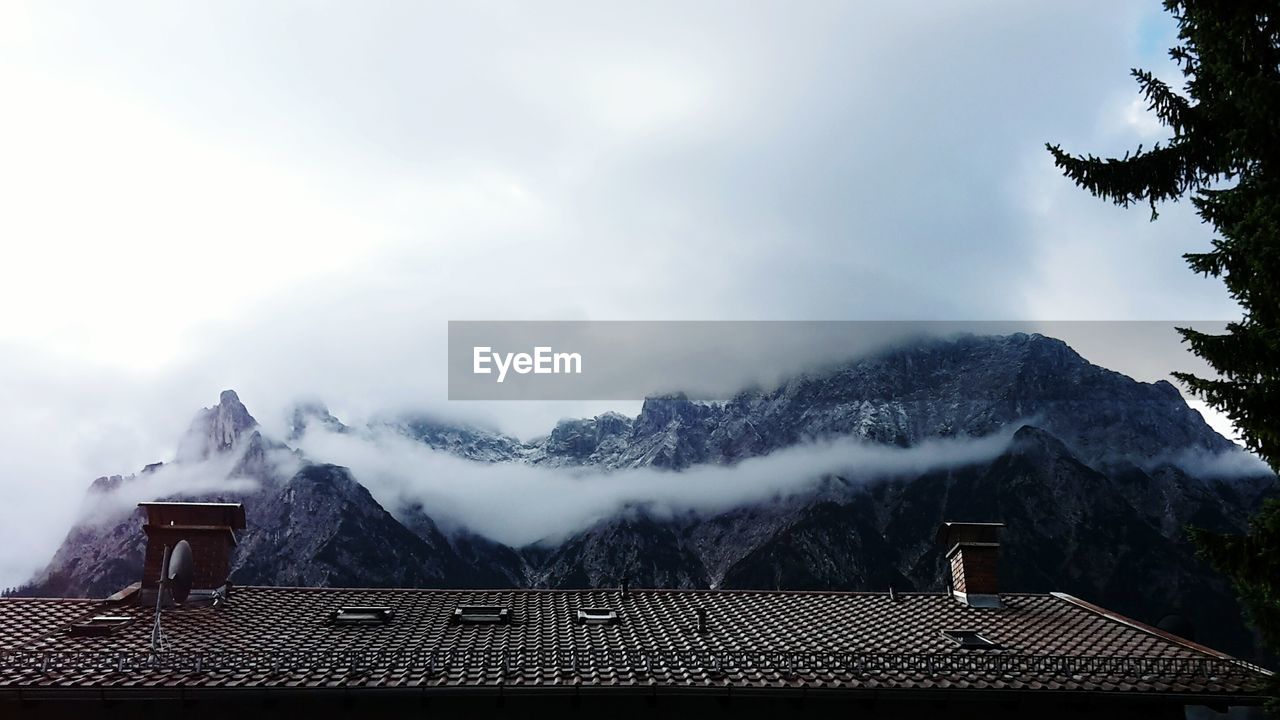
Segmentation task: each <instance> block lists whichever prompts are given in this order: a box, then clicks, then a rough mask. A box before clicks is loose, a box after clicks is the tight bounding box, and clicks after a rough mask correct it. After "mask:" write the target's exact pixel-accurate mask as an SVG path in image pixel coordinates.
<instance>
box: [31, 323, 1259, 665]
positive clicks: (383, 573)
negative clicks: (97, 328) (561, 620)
mask: <svg viewBox="0 0 1280 720" xmlns="http://www.w3.org/2000/svg"><path fill="white" fill-rule="evenodd" d="M289 417H290V423H289V428H288V433H287V436H286V437H285V438H281V439H275V438H270V437H267V436H265V435H264V434H263V433H262V431H261V429H260V427H259V425H258V423H257V422H256V420H254V418H253V416H252V415H251V414H250V413H249V410H248V408H246V407H245V406H244V404H243V403H241V401H240V399H239V397H238V396H237V395H236V394H235V393H234V392H231V391H227V392H224V393H223V394H222V396H221V397H220V398H219V402H218V404H217V405H215V406H213V407H211V408H207V409H205V410H202V411H200V413H198V415H197V417H196V419H195V420H194V421H193V423H192V425H191V427H190V428H189V429H188V431H187V432H186V433H185V434H184V435H183V439H182V443H181V445H180V449H179V452H178V454H177V458H176V459H175V461H174V462H172V463H167V464H156V465H151V466H148V467H147V468H146V469H145V470H143V471H141V472H139V473H137V474H136V475H132V476H127V477H121V476H113V477H107V478H99V479H98V480H96V481H94V483H93V484H92V486H91V487H90V490H89V493H88V494H87V497H86V500H85V509H84V511H83V515H82V520H81V521H80V522H79V523H77V524H76V526H75V527H73V528H72V529H71V530H70V532H69V534H68V535H67V538H66V540H65V541H64V543H63V544H62V546H61V547H60V548H59V549H58V551H57V553H56V554H55V555H54V557H53V559H52V560H51V562H50V563H49V565H48V567H47V568H46V569H45V570H44V571H43V572H42V573H40V574H39V575H38V576H37V577H36V578H34V579H33V582H32V584H31V585H30V586H28V587H24V588H22V589H21V591H20V592H22V593H23V594H50V595H64V594H66V595H90V596H101V595H106V594H109V593H111V592H114V591H116V590H118V589H120V588H122V587H124V586H126V585H128V584H129V583H131V582H133V581H135V580H136V579H138V578H137V577H136V576H137V575H138V573H139V569H140V568H141V563H142V549H143V547H144V543H143V536H142V530H141V527H142V522H141V519H140V515H139V513H138V512H137V511H136V509H135V508H134V505H135V504H136V502H138V501H141V500H152V499H159V498H174V499H176V498H182V499H211V500H212V499H216V500H225V501H238V502H243V503H244V504H245V507H246V511H247V514H248V529H247V530H246V531H245V532H244V533H242V536H241V538H240V544H239V546H238V549H237V554H236V558H235V561H234V567H233V573H232V578H233V580H234V581H235V582H237V583H240V584H282V585H347V586H415V587H417V586H421V587H448V586H454V587H461V586H478V587H512V586H522V587H523V586H529V587H596V586H608V585H614V584H617V583H619V582H621V581H622V579H624V578H626V579H627V580H628V581H629V582H630V583H631V584H632V585H633V586H652V587H658V586H661V587H681V588H691V587H722V588H788V589H847V590H884V589H886V588H888V587H889V586H893V587H895V588H897V589H899V590H909V589H916V590H938V589H941V586H942V576H943V574H942V569H941V568H942V565H941V563H942V559H941V557H940V549H939V548H937V547H935V546H934V545H933V531H934V529H935V528H936V526H937V525H938V523H940V522H941V521H942V520H944V519H949V520H957V519H963V520H970V521H1002V522H1004V523H1006V524H1007V526H1008V528H1007V530H1006V536H1005V541H1004V545H1003V548H1002V549H1003V558H1002V564H1003V566H1002V582H1003V586H1004V588H1005V589H1008V590H1019V591H1048V590H1061V591H1065V592H1069V593H1072V594H1076V595H1079V596H1082V597H1084V598H1087V599H1089V600H1092V601H1096V602H1099V603H1101V604H1103V605H1106V606H1107V607H1110V608H1113V609H1115V610H1117V611H1119V612H1123V613H1126V614H1130V615H1132V616H1134V617H1137V618H1139V619H1141V620H1144V621H1148V622H1152V623H1154V622H1156V621H1158V620H1159V619H1160V618H1161V617H1162V616H1164V615H1165V614H1168V613H1173V612H1176V613H1179V614H1182V615H1184V616H1186V617H1188V618H1190V619H1191V621H1192V622H1193V623H1194V624H1195V625H1196V627H1197V628H1198V630H1199V639H1200V640H1202V641H1206V642H1208V643H1209V644H1211V645H1214V646H1215V647H1222V648H1224V649H1227V650H1230V651H1234V652H1236V653H1239V654H1241V655H1243V656H1256V652H1257V651H1256V647H1257V646H1256V643H1255V640H1254V638H1253V637H1252V635H1251V634H1250V633H1249V631H1248V630H1247V629H1246V628H1245V627H1244V624H1243V621H1242V620H1241V618H1240V613H1239V608H1238V606H1237V604H1236V602H1235V600H1234V598H1233V595H1232V593H1231V590H1230V588H1229V587H1228V586H1227V585H1226V583H1224V582H1223V581H1222V580H1221V579H1220V578H1218V577H1216V576H1215V575H1214V574H1213V573H1212V571H1211V570H1210V569H1209V568H1208V567H1207V566H1205V565H1204V564H1203V563H1201V562H1200V561H1199V560H1197V559H1196V558H1195V556H1194V551H1193V548H1192V547H1191V546H1190V545H1189V543H1188V542H1187V541H1186V538H1185V534H1184V528H1185V527H1186V526H1187V525H1188V524H1195V525H1199V526H1203V527H1208V528H1211V529H1215V530H1223V531H1239V530H1242V529H1243V527H1244V522H1245V517H1246V516H1247V515H1248V514H1249V513H1250V512H1251V511H1252V510H1253V509H1254V508H1256V507H1257V506H1258V504H1259V503H1260V502H1261V501H1262V499H1263V498H1265V497H1268V496H1271V495H1274V494H1276V493H1277V483H1276V479H1275V477H1274V476H1273V475H1271V474H1270V473H1269V472H1267V471H1266V470H1265V467H1264V466H1262V465H1261V464H1260V463H1258V462H1256V460H1254V459H1252V458H1251V456H1248V455H1247V454H1245V453H1244V452H1243V451H1242V450H1241V449H1240V448H1238V447H1236V446H1235V445H1234V444H1232V443H1231V442H1230V441H1228V440H1226V439H1225V438H1223V437H1222V436H1220V435H1218V434H1217V433H1216V432H1214V431H1213V430H1212V429H1211V428H1210V427H1209V426H1208V425H1207V424H1206V423H1205V422H1204V420H1203V418H1202V417H1201V416H1200V415H1199V413H1197V412H1196V411H1194V410H1193V409H1191V408H1190V407H1188V406H1187V404H1186V403H1185V401H1184V400H1183V398H1182V396H1181V395H1180V393H1179V392H1178V390H1177V389H1176V388H1175V387H1174V386H1172V385H1171V384H1169V383H1167V382H1163V381H1162V382H1156V383H1141V382H1137V381H1135V380H1133V379H1131V378H1128V377H1126V376H1124V375H1121V374H1119V373H1115V372H1112V371H1110V370H1107V369H1105V368H1101V367H1098V366H1096V365H1093V364H1091V363H1089V362H1087V361H1086V360H1084V359H1083V358H1082V357H1080V356H1079V355H1078V354H1077V353H1076V352H1075V351H1074V350H1072V349H1071V348H1070V347H1068V346H1067V345H1066V344H1065V343H1062V342H1061V341H1058V340H1055V339H1052V338H1047V337H1042V336H1039V335H1023V334H1017V335H1009V336H983V337H972V336H970V337H959V338H953V339H947V340H931V341H924V342H918V343H912V344H910V345H905V346H902V347H899V348H896V349H893V350H891V351H887V352H881V353H877V354H875V355H871V356H867V357H863V358H857V359H854V360H850V361H848V362H846V363H843V364H841V365H839V366H836V367H831V368H826V369H823V370H820V371H814V372H810V373H806V374H804V375H800V376H797V377H794V378H791V379H789V380H787V381H785V382H783V383H781V384H780V385H778V386H777V387H775V388H771V389H753V390H746V391H743V392H741V393H739V394H738V395H736V396H734V397H732V398H730V399H728V400H726V401H722V402H702V401H697V400H694V399H690V398H689V397H686V396H684V395H681V394H675V395H664V396H655V397H650V398H648V399H646V401H645V402H644V405H643V407H642V409H641V411H640V413H639V414H638V415H637V416H636V417H626V416H623V415H620V414H617V413H605V414H602V415H599V416H596V417H594V418H587V419H577V420H565V421H562V422H560V423H559V424H557V425H556V426H555V427H554V428H551V429H550V431H549V432H548V433H547V435H546V436H545V437H542V438H538V439H536V440H532V441H528V442H525V441H520V440H518V439H515V438H512V437H508V436H505V435H502V434H500V433H497V432H494V431H491V430H487V429H483V428H478V427H474V426H470V425H466V424H457V423H450V422H448V421H446V420H444V419H441V418H434V417H428V416H421V415H412V414H409V415H401V416H395V417H384V418H380V419H378V420H375V421H373V422H371V423H369V424H367V425H365V426H360V427H351V426H347V425H345V424H344V423H343V422H342V421H341V420H340V419H339V418H336V417H334V416H333V415H332V414H330V413H329V412H328V410H327V409H326V408H324V406H323V404H321V403H318V402H308V403H306V404H302V405H299V406H298V407H296V408H294V410H293V411H292V412H291V413H290V415H289Z"/></svg>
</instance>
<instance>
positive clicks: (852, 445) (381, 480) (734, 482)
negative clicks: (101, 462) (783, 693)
mask: <svg viewBox="0 0 1280 720" xmlns="http://www.w3.org/2000/svg"><path fill="white" fill-rule="evenodd" d="M1016 427H1018V425H1017V424H1016V423H1015V424H1013V425H1011V426H1010V427H1009V428H1008V429H1007V431H1006V432H1002V433H998V434H995V435H991V436H988V437H984V438H978V439H966V440H936V441H929V442H924V443H920V444H919V445H917V446H914V447H911V448H906V449H904V448H897V447H891V446H885V445H873V444H864V443H859V442H855V441H852V440H840V441H833V442H825V443H819V444H813V445H800V446H796V447H792V448H787V449H784V450H779V451H777V452H774V453H771V454H769V455H766V456H764V457H759V458H751V459H748V460H744V461H742V462H740V463H738V464H736V465H732V466H722V465H714V466H698V467H694V468H690V469H687V470H684V471H681V472H673V471H663V470H655V469H640V470H616V471H612V472H602V471H600V470H598V469H594V468H592V469H577V470H575V469H565V468H555V469H552V468H543V467H538V466H530V465H525V464H523V463H515V462H510V463H497V464H489V463H479V462H473V461H470V460H465V459H461V458H458V457H456V456H453V455H450V454H447V453H443V452H437V451H434V450H431V449H430V448H427V447H426V446H424V445H422V444H420V443H417V442H415V441H413V440H410V439H408V438H405V437H404V436H402V435H398V434H396V433H394V432H375V433H372V434H368V435H359V434H350V433H348V434H337V433H330V432H325V431H323V430H320V431H309V432H308V433H307V434H306V436H304V437H303V438H302V440H301V442H300V447H301V448H302V449H303V450H304V452H305V453H306V454H307V456H308V457H309V458H311V459H313V460H315V461H324V462H333V463H336V464H340V465H344V466H347V467H349V468H351V470H352V472H353V474H354V475H355V477H356V478H357V479H358V480H359V481H360V482H361V484H363V485H364V486H365V487H367V488H369V491H370V492H371V493H372V494H373V496H374V497H375V498H376V499H377V500H378V501H379V502H380V503H381V504H382V505H383V506H384V507H386V508H387V509H388V510H390V511H391V512H392V513H395V512H396V511H397V509H399V508H403V507H411V506H413V505H414V504H418V503H420V504H421V505H422V506H423V507H424V508H425V509H426V512H427V513H428V514H429V515H431V516H432V518H433V519H435V520H436V521H437V522H444V523H446V524H452V525H457V526H462V527H466V528H468V529H470V530H472V531H474V532H477V533H480V534H482V535H485V536H487V537H490V538H493V539H494V540H497V541H499V542H503V543H507V544H510V545H517V546H518V545H525V544H528V543H532V542H537V541H539V540H544V539H547V540H557V539H562V538H563V537H565V536H567V535H570V534H572V533H574V532H576V531H579V530H582V529H584V528H586V527H587V526H589V525H590V524H592V523H593V522H596V521H598V520H602V519H604V518H607V517H610V516H612V515H614V514H615V513H617V512H618V511H620V510H622V509H623V508H625V507H645V508H648V509H650V510H652V511H654V512H656V513H659V514H674V513H684V512H688V511H693V512H698V513H714V512H719V511H723V510H728V509H730V508H733V507H737V506H740V505H744V504H750V503H757V502H764V501H768V500H771V499H773V498H785V497H788V496H790V495H794V494H800V493H804V492H807V491H810V490H812V489H813V488H814V486H815V485H816V484H817V483H818V481H820V480H821V479H822V478H824V477H827V476H830V475H840V476H841V477H845V478H847V479H850V480H852V481H853V482H863V481H868V480H874V479H883V478H887V477H895V476H899V475H915V474H921V473H924V472H927V471H930V470H935V469H940V468H947V467H958V466H963V465H968V464H973V463H978V462H981V461H983V460H989V459H991V458H992V457H995V456H996V455H997V454H999V453H1000V452H1001V451H1003V450H1004V449H1005V448H1006V447H1008V445H1009V442H1010V440H1011V438H1012V435H1013V430H1014V429H1015V428H1016Z"/></svg>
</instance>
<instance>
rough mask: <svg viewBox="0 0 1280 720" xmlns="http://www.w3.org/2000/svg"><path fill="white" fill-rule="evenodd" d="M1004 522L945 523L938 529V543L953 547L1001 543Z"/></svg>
mask: <svg viewBox="0 0 1280 720" xmlns="http://www.w3.org/2000/svg"><path fill="white" fill-rule="evenodd" d="M1003 527H1004V523H1002V522H952V521H947V522H943V523H942V525H940V526H939V527H938V534H937V537H936V542H937V543H938V544H939V545H943V546H946V547H951V546H953V545H958V544H960V543H993V544H999V542H1000V528H1003Z"/></svg>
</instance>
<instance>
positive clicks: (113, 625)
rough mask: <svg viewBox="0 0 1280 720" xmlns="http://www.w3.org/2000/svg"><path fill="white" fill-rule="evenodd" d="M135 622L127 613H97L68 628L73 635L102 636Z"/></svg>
mask: <svg viewBox="0 0 1280 720" xmlns="http://www.w3.org/2000/svg"><path fill="white" fill-rule="evenodd" d="M131 622H133V618H131V617H128V616H125V615H95V616H94V617H92V618H89V619H88V620H85V621H84V622H78V623H76V624H74V625H72V626H71V627H69V628H67V632H68V633H70V635H71V636H72V637H102V636H104V635H110V634H111V633H113V632H115V631H116V630H118V629H120V628H122V627H124V626H125V625H128V624H129V623H131Z"/></svg>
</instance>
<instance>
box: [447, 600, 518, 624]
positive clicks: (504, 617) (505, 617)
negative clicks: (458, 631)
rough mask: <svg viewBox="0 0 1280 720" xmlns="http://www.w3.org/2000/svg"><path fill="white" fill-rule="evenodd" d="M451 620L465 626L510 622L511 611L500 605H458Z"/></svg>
mask: <svg viewBox="0 0 1280 720" xmlns="http://www.w3.org/2000/svg"><path fill="white" fill-rule="evenodd" d="M453 619H454V620H457V621H458V622H460V623H465V624H467V625H483V624H486V623H507V622H511V610H510V609H508V608H505V607H502V606H501V605H459V606H458V608H457V609H455V610H454V611H453Z"/></svg>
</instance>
